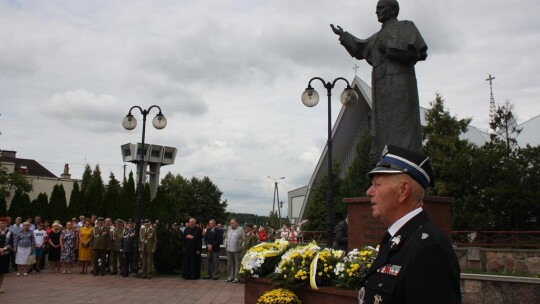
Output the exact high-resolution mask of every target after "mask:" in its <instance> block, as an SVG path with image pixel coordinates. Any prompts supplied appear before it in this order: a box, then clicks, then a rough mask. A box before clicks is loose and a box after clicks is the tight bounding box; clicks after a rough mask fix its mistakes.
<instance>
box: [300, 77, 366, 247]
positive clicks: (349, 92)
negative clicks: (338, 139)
mask: <svg viewBox="0 0 540 304" xmlns="http://www.w3.org/2000/svg"><path fill="white" fill-rule="evenodd" d="M313 80H320V81H321V82H322V84H323V86H324V88H325V89H326V91H327V96H328V140H327V142H326V146H327V148H328V149H327V151H328V152H327V156H328V190H327V192H326V246H327V247H328V248H331V247H332V246H333V244H334V202H333V201H334V190H333V188H334V176H333V174H332V107H331V100H332V89H333V88H334V86H335V84H336V82H337V81H338V80H343V81H345V83H347V87H346V88H345V89H344V90H343V92H342V93H341V96H340V100H341V103H342V104H343V105H344V106H348V105H353V104H356V103H357V102H358V95H357V94H356V92H355V91H354V89H353V88H351V85H350V84H349V82H348V81H347V79H345V78H343V77H338V78H336V79H334V81H333V82H326V81H324V80H323V79H322V78H320V77H313V78H311V79H310V80H309V83H308V87H307V89H306V90H305V91H304V93H303V94H302V103H303V104H304V105H305V106H306V107H314V106H316V105H317V104H318V103H319V93H317V91H315V89H313V88H312V87H311V82H312V81H313Z"/></svg>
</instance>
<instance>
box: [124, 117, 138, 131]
mask: <svg viewBox="0 0 540 304" xmlns="http://www.w3.org/2000/svg"><path fill="white" fill-rule="evenodd" d="M122 126H123V127H124V129H126V130H133V129H135V127H136V126H137V120H136V119H135V117H133V115H131V114H128V115H126V117H124V120H123V121H122Z"/></svg>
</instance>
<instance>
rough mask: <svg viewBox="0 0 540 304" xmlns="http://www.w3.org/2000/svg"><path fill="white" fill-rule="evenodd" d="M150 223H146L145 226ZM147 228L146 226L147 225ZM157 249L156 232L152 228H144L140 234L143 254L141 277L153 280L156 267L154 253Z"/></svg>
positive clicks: (140, 250) (140, 249) (140, 246)
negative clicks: (154, 267)
mask: <svg viewBox="0 0 540 304" xmlns="http://www.w3.org/2000/svg"><path fill="white" fill-rule="evenodd" d="M146 223H148V222H145V224H146ZM145 226H146V225H145ZM156 247H157V235H156V230H155V229H154V228H152V227H148V228H146V227H142V228H141V231H140V233H139V252H140V253H141V260H142V268H141V277H142V278H148V279H149V278H151V277H152V267H153V265H154V252H156Z"/></svg>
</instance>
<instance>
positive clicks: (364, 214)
mask: <svg viewBox="0 0 540 304" xmlns="http://www.w3.org/2000/svg"><path fill="white" fill-rule="evenodd" d="M343 202H345V204H346V205H347V212H348V216H349V247H348V249H349V250H352V249H353V248H362V247H364V246H367V245H369V246H374V247H375V246H377V245H378V244H379V242H380V241H381V239H382V237H383V236H384V233H385V232H386V230H387V228H388V227H385V226H384V225H383V224H381V223H380V222H379V221H377V220H376V219H374V218H373V216H372V209H371V203H370V200H369V198H368V197H351V198H344V199H343ZM453 202H454V199H453V198H451V197H439V196H425V197H424V206H423V208H424V210H425V211H426V213H427V214H428V216H429V217H430V218H431V220H432V221H433V222H434V223H435V224H436V225H437V226H439V228H441V229H442V231H443V232H444V233H445V234H446V236H447V237H448V239H450V238H451V231H452V230H451V228H452V203H453Z"/></svg>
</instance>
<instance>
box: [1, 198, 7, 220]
mask: <svg viewBox="0 0 540 304" xmlns="http://www.w3.org/2000/svg"><path fill="white" fill-rule="evenodd" d="M7 215H8V209H7V202H6V199H5V198H4V197H0V216H7Z"/></svg>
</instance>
